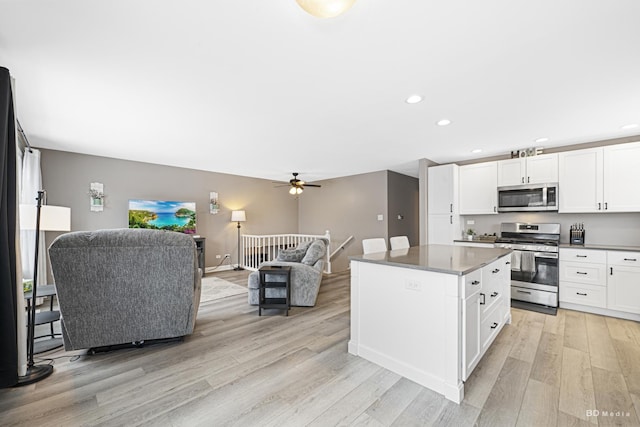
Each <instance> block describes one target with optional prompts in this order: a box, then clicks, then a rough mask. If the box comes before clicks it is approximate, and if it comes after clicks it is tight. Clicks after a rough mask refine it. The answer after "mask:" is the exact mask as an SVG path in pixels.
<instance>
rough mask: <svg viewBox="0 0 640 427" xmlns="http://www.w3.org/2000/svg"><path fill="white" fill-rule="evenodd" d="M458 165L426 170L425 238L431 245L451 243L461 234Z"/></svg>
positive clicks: (434, 167) (433, 167)
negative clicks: (426, 205)
mask: <svg viewBox="0 0 640 427" xmlns="http://www.w3.org/2000/svg"><path fill="white" fill-rule="evenodd" d="M458 171H459V166H458V165H454V164H451V165H442V166H432V167H430V168H429V169H428V170H427V173H428V176H429V178H428V179H429V180H428V190H427V203H428V207H427V213H428V215H427V239H428V242H429V244H431V245H451V244H453V241H454V240H455V239H460V237H461V235H462V231H461V226H460V215H459V207H458Z"/></svg>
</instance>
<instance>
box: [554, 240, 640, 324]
mask: <svg viewBox="0 0 640 427" xmlns="http://www.w3.org/2000/svg"><path fill="white" fill-rule="evenodd" d="M559 291H560V295H559V300H560V306H561V307H562V306H563V303H565V304H569V305H571V304H576V305H579V306H584V308H585V310H586V309H587V307H594V308H597V309H603V310H604V311H602V310H601V311H599V312H598V313H601V314H608V315H612V316H616V315H617V316H626V315H623V314H620V313H632V314H640V252H627V251H604V250H589V249H576V248H571V249H564V248H561V249H560V289H559ZM570 308H574V307H570Z"/></svg>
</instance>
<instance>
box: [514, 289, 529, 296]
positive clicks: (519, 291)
mask: <svg viewBox="0 0 640 427" xmlns="http://www.w3.org/2000/svg"><path fill="white" fill-rule="evenodd" d="M517 292H518V293H520V294H527V295H531V292H529V291H521V290H520V289H518V291H517Z"/></svg>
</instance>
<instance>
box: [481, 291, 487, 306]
mask: <svg viewBox="0 0 640 427" xmlns="http://www.w3.org/2000/svg"><path fill="white" fill-rule="evenodd" d="M484 296H485V295H484V294H483V293H480V298H482V301H480V305H485V304H486V303H487V302H486V301H485V300H484Z"/></svg>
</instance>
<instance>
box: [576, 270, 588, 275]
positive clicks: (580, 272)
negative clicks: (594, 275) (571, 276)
mask: <svg viewBox="0 0 640 427" xmlns="http://www.w3.org/2000/svg"><path fill="white" fill-rule="evenodd" d="M576 274H584V275H586V274H587V273H585V272H583V271H576Z"/></svg>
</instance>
